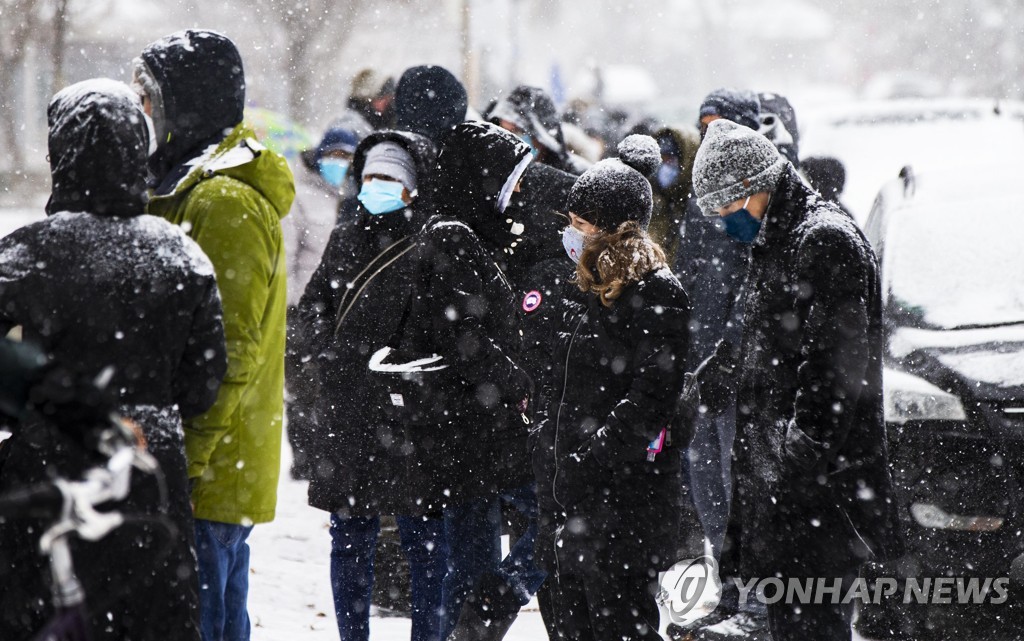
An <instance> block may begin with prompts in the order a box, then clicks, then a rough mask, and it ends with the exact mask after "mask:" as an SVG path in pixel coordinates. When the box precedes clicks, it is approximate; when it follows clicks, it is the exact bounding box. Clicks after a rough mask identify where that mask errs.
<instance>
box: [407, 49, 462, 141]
mask: <svg viewBox="0 0 1024 641" xmlns="http://www.w3.org/2000/svg"><path fill="white" fill-rule="evenodd" d="M468 104H469V102H468V97H467V95H466V88H465V87H463V86H462V83H461V82H459V80H458V78H456V77H455V76H453V75H452V73H451V72H450V71H448V70H447V69H445V68H444V67H439V66H437V65H421V66H418V67H409V68H408V69H406V70H405V73H403V74H402V77H401V78H399V79H398V86H397V87H396V88H395V102H394V109H395V129H397V130H399V131H411V132H412V133H414V134H420V135H421V136H426V137H427V138H430V139H431V140H433V141H434V143H435V144H437V145H440V144H442V143H443V142H444V138H445V136H447V135H448V133H449V132H450V131H451V130H452V127H454V126H455V125H457V124H459V123H460V122H462V121H463V120H465V119H466V108H467V106H468Z"/></svg>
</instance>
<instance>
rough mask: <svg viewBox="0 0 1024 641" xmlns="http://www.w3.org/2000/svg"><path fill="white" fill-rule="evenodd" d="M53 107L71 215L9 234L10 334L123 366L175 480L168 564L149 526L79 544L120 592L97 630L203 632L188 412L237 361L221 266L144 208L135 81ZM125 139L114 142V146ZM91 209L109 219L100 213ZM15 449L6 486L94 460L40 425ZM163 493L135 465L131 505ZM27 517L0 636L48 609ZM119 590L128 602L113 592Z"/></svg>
mask: <svg viewBox="0 0 1024 641" xmlns="http://www.w3.org/2000/svg"><path fill="white" fill-rule="evenodd" d="M48 115H49V123H50V159H51V165H52V167H51V169H52V173H53V184H54V186H55V189H54V193H53V196H52V197H51V200H50V207H49V208H50V209H51V210H54V209H55V208H58V207H62V206H63V207H68V208H69V209H70V211H67V212H61V213H53V214H52V215H51V216H50V217H49V218H47V219H46V220H44V221H41V222H38V223H34V224H32V225H29V226H27V227H23V228H21V229H19V230H17V231H15V232H14V233H12V234H11V235H9V236H7V237H6V238H4V239H2V240H0V330H2V331H4V332H6V331H7V329H9V328H10V327H11V326H14V325H21V326H22V328H23V336H24V338H25V339H26V340H29V341H31V342H33V343H35V344H36V345H39V346H40V347H41V348H42V349H43V350H44V351H46V352H47V354H48V355H49V356H50V357H51V358H52V359H53V360H54V361H55V362H57V363H58V364H61V365H64V366H66V367H69V368H71V367H73V368H76V369H77V370H79V371H80V372H81V373H82V374H84V375H87V376H90V377H96V376H97V375H99V374H100V373H101V372H102V371H104V370H105V369H106V368H112V370H113V378H112V379H111V381H110V383H109V388H110V389H112V390H116V391H117V394H118V397H119V398H118V400H119V402H120V403H121V405H122V408H121V411H122V412H123V413H124V414H126V415H128V416H130V417H132V418H134V419H135V420H136V421H137V422H138V423H139V424H140V425H141V427H142V430H143V432H144V433H145V435H146V438H147V441H148V448H149V450H150V452H151V453H152V454H153V455H154V456H155V457H156V459H157V460H158V461H159V463H160V465H161V468H162V469H163V472H164V475H165V476H166V479H167V485H168V489H169V491H170V506H169V516H170V517H171V518H172V519H173V520H174V522H175V525H176V526H177V528H178V533H177V534H178V538H176V539H175V540H174V541H173V542H172V549H171V553H170V556H169V557H168V559H167V560H166V561H164V562H163V563H162V564H160V565H155V564H154V563H153V556H154V554H155V551H154V547H153V543H152V540H153V539H151V538H150V537H152V536H153V534H152V533H150V532H147V531H146V530H145V529H140V528H139V527H137V526H136V527H135V528H129V527H125V528H122V529H119V530H117V531H115V532H113V533H111V534H110V535H108V536H107V537H106V538H105V539H103V540H102V541H100V542H98V543H94V544H85V543H83V544H81V545H80V546H78V547H77V549H76V556H75V565H76V571H77V573H78V576H79V577H80V578H81V579H82V580H83V582H84V583H85V586H86V589H87V591H88V593H89V594H90V595H97V596H98V595H108V596H111V597H117V598H116V599H115V601H114V602H113V604H112V605H110V606H109V607H108V608H107V610H109V612H110V615H109V616H108V615H106V612H107V610H104V611H103V612H97V613H96V616H94V617H93V619H92V632H93V638H95V639H126V638H131V639H168V638H171V639H198V638H199V636H198V627H197V623H198V621H197V618H196V616H197V605H198V583H197V581H196V576H195V565H194V564H195V559H194V557H193V554H192V552H191V549H190V548H191V546H192V532H193V529H192V511H191V507H190V505H189V491H188V484H187V479H186V470H185V452H184V447H183V438H184V435H183V431H182V425H181V420H182V418H183V417H189V416H193V415H197V414H200V413H202V412H204V411H206V410H207V409H208V408H209V407H210V406H211V405H212V404H213V402H214V400H215V399H216V396H217V390H218V387H219V385H220V382H221V378H222V377H223V375H224V372H225V370H226V367H227V361H226V354H225V346H224V329H223V324H222V318H221V305H220V298H219V296H218V293H217V285H216V280H215V277H214V271H213V266H212V265H211V264H210V261H209V259H207V257H206V255H205V254H203V252H202V251H201V250H200V249H199V246H198V245H196V244H195V243H194V242H193V241H192V240H191V239H189V238H188V237H187V236H186V235H185V234H184V232H182V231H181V230H180V229H179V228H178V227H176V226H174V225H171V224H170V223H167V222H166V221H164V220H161V219H159V218H155V217H153V216H148V215H144V214H143V204H142V202H141V201H140V197H139V196H140V195H139V193H138V192H137V191H136V188H137V185H138V184H139V183H140V180H141V173H142V172H143V171H144V167H145V159H146V152H147V136H146V127H145V125H144V124H143V121H142V114H141V111H140V107H139V105H138V101H137V98H135V97H134V95H133V94H132V93H131V92H130V90H129V89H128V88H127V87H125V86H123V85H120V83H112V82H110V81H103V82H91V81H90V82H86V83H80V84H78V85H75V86H74V87H71V88H69V89H66V90H65V91H63V92H61V93H60V94H58V95H57V96H56V97H55V98H54V100H53V101H52V102H51V105H50V109H49V114H48ZM72 123H77V125H78V126H72ZM122 144H124V145H126V146H125V147H124V148H122V149H121V150H120V151H119V152H117V153H114V152H112V151H110V150H108V149H106V146H108V145H115V146H116V145H122ZM95 157H100V158H103V159H105V160H106V161H108V162H109V163H110V164H108V165H106V166H104V167H103V172H102V173H103V174H104V176H102V177H100V178H99V179H95V180H94V178H95V172H94V171H89V170H86V171H82V170H81V168H82V167H87V166H88V163H87V159H91V158H95ZM110 176H121V177H122V179H121V180H120V181H111V180H110V179H109V177H110ZM93 205H95V206H96V207H97V209H100V210H102V211H103V212H105V213H106V215H97V214H96V213H94V212H92V211H91V210H90V209H89V207H90V206H93ZM133 208H134V209H133ZM129 212H130V213H131V215H128V214H129ZM5 447H9V448H10V450H11V454H10V457H9V459H8V461H7V463H6V465H5V466H4V469H3V474H2V479H0V488H2V490H10V489H11V488H13V487H17V486H21V485H23V484H27V483H31V482H36V481H41V480H44V479H47V478H49V477H50V476H51V475H60V476H62V477H65V478H75V477H76V476H77V475H78V474H80V473H81V472H82V470H83V469H84V468H85V467H86V465H87V459H86V456H85V454H84V453H83V452H82V451H81V450H80V449H79V446H78V445H77V444H76V443H75V442H73V441H71V440H70V439H68V438H67V437H66V436H64V435H63V434H62V433H61V432H60V431H58V430H57V429H55V428H53V427H52V426H50V425H47V424H45V422H41V421H39V420H37V421H36V422H34V423H33V424H31V425H28V426H26V428H25V429H24V430H22V431H21V433H20V434H19V435H17V436H15V437H13V438H12V439H11V441H10V442H9V443H6V444H5ZM155 501H156V490H155V484H154V481H153V479H152V478H147V477H146V476H145V475H141V474H136V475H134V477H133V487H132V490H131V492H130V494H129V497H128V499H127V501H126V507H125V509H126V511H128V512H129V513H130V512H138V511H143V512H155V511H157V509H158V507H157V505H156V502H155ZM32 525H33V527H34V531H29V530H27V529H26V528H25V524H24V523H7V524H4V525H3V526H2V527H0V556H2V557H3V558H2V559H0V601H2V609H3V611H2V623H0V638H4V639H8V638H11V639H20V638H28V637H30V636H31V634H29V633H30V632H34V631H36V629H37V628H38V625H39V623H40V622H41V621H42V618H41V617H42V616H43V615H44V614H45V610H46V609H48V607H49V606H48V604H49V595H48V589H47V587H46V585H45V583H44V581H43V577H44V576H45V568H43V567H41V565H40V564H41V559H40V558H39V557H38V555H37V554H36V553H35V550H36V549H37V546H38V538H39V532H40V529H39V525H40V524H38V523H34V524H32ZM122 587H126V588H128V594H130V595H131V597H130V598H129V597H128V595H127V594H119V593H118V591H119V590H120V589H121V588H122ZM44 603H46V604H47V606H46V607H45V608H44V606H43V604H44Z"/></svg>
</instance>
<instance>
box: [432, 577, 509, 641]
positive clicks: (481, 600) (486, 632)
mask: <svg viewBox="0 0 1024 641" xmlns="http://www.w3.org/2000/svg"><path fill="white" fill-rule="evenodd" d="M519 607H520V606H519V601H518V599H516V596H515V594H514V593H513V591H512V588H511V587H509V585H508V584H507V583H505V581H504V580H502V579H500V578H499V577H497V576H495V575H493V574H490V573H487V574H485V575H484V576H483V577H481V579H480V582H479V583H478V584H477V586H476V589H475V590H473V593H472V594H470V595H469V596H468V597H467V598H466V601H465V602H464V603H463V604H462V612H460V613H459V621H458V623H456V624H455V629H454V630H452V633H451V634H450V635H449V636H448V640H447V641H501V640H502V639H503V638H505V635H506V634H507V633H508V630H509V628H511V627H512V623H513V622H514V621H515V620H516V617H517V616H519Z"/></svg>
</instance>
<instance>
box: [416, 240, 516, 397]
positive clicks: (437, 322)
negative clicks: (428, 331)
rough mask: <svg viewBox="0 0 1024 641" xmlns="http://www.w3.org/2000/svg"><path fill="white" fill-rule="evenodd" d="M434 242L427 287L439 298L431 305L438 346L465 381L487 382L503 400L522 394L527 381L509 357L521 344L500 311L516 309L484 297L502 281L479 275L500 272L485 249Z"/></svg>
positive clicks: (498, 275)
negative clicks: (434, 257)
mask: <svg viewBox="0 0 1024 641" xmlns="http://www.w3.org/2000/svg"><path fill="white" fill-rule="evenodd" d="M437 242H439V243H440V245H441V247H439V251H438V252H437V256H438V258H439V259H440V260H439V263H440V264H439V265H438V267H439V269H436V270H434V271H433V272H432V278H431V280H432V281H433V282H431V284H430V287H429V289H428V291H429V292H430V294H429V295H430V296H432V297H433V298H434V299H435V300H436V301H438V302H439V303H440V304H438V305H435V306H434V309H435V318H434V323H433V324H434V327H435V328H436V329H437V330H439V331H438V334H437V345H438V347H439V352H440V353H442V354H444V355H445V357H446V359H450V360H451V361H453V362H454V366H455V367H457V368H458V371H459V375H460V376H461V377H462V379H463V380H465V381H466V382H468V383H471V384H477V385H479V384H482V383H491V384H493V385H495V386H496V387H497V388H498V390H499V391H500V392H501V395H502V397H503V398H504V399H505V400H509V401H513V402H516V401H519V400H521V399H523V398H524V397H526V396H527V395H528V394H529V393H530V391H531V389H530V388H531V386H532V383H531V381H530V377H529V376H528V375H527V374H526V372H525V371H524V370H523V369H521V368H520V367H519V366H518V365H517V364H516V363H515V362H514V361H513V356H515V355H516V354H517V353H518V352H519V350H520V348H521V337H520V335H519V331H518V323H514V322H513V323H509V322H508V321H509V319H508V318H507V317H503V316H504V315H507V314H515V312H514V310H512V309H510V308H502V306H501V303H502V301H500V300H494V299H492V298H489V297H488V295H487V291H488V290H492V291H493V290H494V289H496V288H497V289H500V288H501V287H502V286H498V287H496V288H495V287H487V284H486V283H485V282H484V280H483V279H485V278H496V279H501V278H503V276H502V275H501V274H500V272H499V271H498V268H497V266H495V265H494V264H493V261H491V260H490V259H489V258H487V257H486V255H485V253H484V250H482V249H479V248H478V247H477V248H473V247H471V246H469V244H468V243H465V242H459V241H458V240H453V239H452V238H451V237H448V238H440V239H438V241H437ZM509 301H511V294H510V295H509ZM509 307H510V306H509ZM498 326H504V327H503V330H505V331H501V332H496V331H495V329H494V328H495V327H498Z"/></svg>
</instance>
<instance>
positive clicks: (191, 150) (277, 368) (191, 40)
mask: <svg viewBox="0 0 1024 641" xmlns="http://www.w3.org/2000/svg"><path fill="white" fill-rule="evenodd" d="M135 84H136V86H137V87H138V89H139V91H140V93H141V95H142V96H143V105H144V106H146V108H147V109H148V110H149V111H150V112H151V113H152V115H153V126H154V129H155V130H156V133H157V141H158V144H157V149H156V152H155V153H154V154H153V155H152V156H151V157H150V159H149V168H150V172H151V173H152V175H153V176H155V177H156V181H155V182H156V185H157V186H156V189H155V193H154V195H153V196H152V198H151V200H150V202H149V213H151V214H155V215H157V216H162V217H163V218H165V219H167V220H169V221H171V222H172V223H175V224H177V225H180V226H182V227H184V228H186V230H187V233H188V235H189V237H190V238H192V239H193V240H195V241H196V242H197V243H199V246H200V247H202V249H203V251H204V252H206V254H207V256H209V257H210V261H211V262H212V263H213V267H214V269H215V271H216V273H217V283H218V286H219V288H220V294H221V299H222V302H223V305H224V329H225V333H226V335H227V346H228V372H227V375H226V376H225V378H224V384H223V385H222V386H221V388H220V393H219V394H218V396H217V403H216V404H215V405H214V406H213V408H212V409H210V411H208V412H206V413H205V414H203V415H202V416H198V417H195V418H192V419H191V420H189V421H188V422H187V423H186V425H185V448H186V452H187V454H188V476H189V479H190V480H191V483H192V484H193V490H192V502H193V504H194V506H195V518H196V544H197V552H198V557H199V578H200V582H201V584H203V585H205V586H208V587H207V589H204V590H203V591H202V593H201V597H202V601H201V610H200V611H201V614H202V626H203V638H204V639H205V640H206V641H212V640H214V639H222V638H223V639H243V640H244V639H248V638H249V617H248V614H247V613H246V610H245V604H246V594H247V591H248V574H249V549H248V545H247V544H246V543H245V540H246V538H247V537H248V535H249V533H250V532H251V530H252V527H253V525H254V524H257V523H266V522H268V521H271V520H273V518H274V510H275V507H276V503H277V481H278V475H279V473H280V467H281V418H282V414H283V413H284V407H283V405H284V398H283V397H284V349H285V310H286V308H287V300H286V293H287V292H286V278H287V263H286V262H285V250H284V241H283V239H282V236H281V218H283V217H284V216H285V215H287V214H288V211H289V209H290V208H291V204H292V199H293V198H294V196H295V185H294V183H293V180H292V174H291V171H290V170H289V169H288V163H287V162H286V161H285V159H284V157H282V156H280V155H278V154H276V153H273V152H271V151H269V150H268V149H266V148H265V147H263V145H261V144H260V143H259V142H258V141H257V140H256V139H255V137H254V133H253V131H252V130H251V129H250V128H248V127H247V126H246V125H244V124H243V123H242V108H243V106H244V104H245V77H244V75H243V71H242V59H241V56H240V55H239V53H238V49H237V48H236V47H235V45H234V43H233V42H231V41H230V40H229V39H228V38H226V37H225V36H223V35H220V34H218V33H215V32H212V31H202V30H189V31H182V32H179V33H175V34H172V35H170V36H167V37H165V38H162V39H160V40H157V41H156V42H154V43H152V44H150V45H149V46H147V47H146V48H145V49H144V50H143V51H142V54H141V56H140V57H139V58H138V59H136V61H135Z"/></svg>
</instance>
